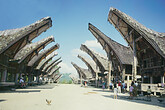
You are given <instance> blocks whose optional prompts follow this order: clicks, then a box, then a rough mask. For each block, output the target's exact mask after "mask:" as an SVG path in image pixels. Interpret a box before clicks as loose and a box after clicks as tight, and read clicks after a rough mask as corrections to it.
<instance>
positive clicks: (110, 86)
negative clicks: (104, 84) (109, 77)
mask: <svg viewBox="0 0 165 110" xmlns="http://www.w3.org/2000/svg"><path fill="white" fill-rule="evenodd" d="M112 87H113V84H112V82H110V84H109V88H110V90H112Z"/></svg>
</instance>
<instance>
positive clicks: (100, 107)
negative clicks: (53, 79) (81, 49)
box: [0, 84, 165, 110]
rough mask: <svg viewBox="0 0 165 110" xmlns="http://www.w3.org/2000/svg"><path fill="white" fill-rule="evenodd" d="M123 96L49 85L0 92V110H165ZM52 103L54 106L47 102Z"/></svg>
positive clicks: (157, 104)
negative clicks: (116, 96) (116, 97)
mask: <svg viewBox="0 0 165 110" xmlns="http://www.w3.org/2000/svg"><path fill="white" fill-rule="evenodd" d="M126 97H127V94H120V95H119V99H113V92H109V91H108V90H105V91H102V89H97V88H92V87H88V88H84V87H80V85H74V84H48V85H42V86H33V87H28V88H26V89H16V91H0V110H165V104H164V103H158V102H157V101H156V100H155V101H152V102H147V101H141V100H130V99H127V98H126ZM46 99H47V100H51V105H48V104H47V103H46Z"/></svg>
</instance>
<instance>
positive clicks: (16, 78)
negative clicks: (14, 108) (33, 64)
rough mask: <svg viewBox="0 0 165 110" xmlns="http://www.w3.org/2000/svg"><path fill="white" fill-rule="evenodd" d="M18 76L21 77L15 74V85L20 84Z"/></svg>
mask: <svg viewBox="0 0 165 110" xmlns="http://www.w3.org/2000/svg"><path fill="white" fill-rule="evenodd" d="M18 76H19V73H16V74H15V83H16V84H18V83H19V82H18Z"/></svg>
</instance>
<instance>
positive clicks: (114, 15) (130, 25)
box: [108, 8, 165, 58]
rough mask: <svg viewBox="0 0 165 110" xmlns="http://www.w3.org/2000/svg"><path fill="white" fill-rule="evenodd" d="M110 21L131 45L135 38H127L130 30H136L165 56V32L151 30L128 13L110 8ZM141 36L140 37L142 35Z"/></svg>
mask: <svg viewBox="0 0 165 110" xmlns="http://www.w3.org/2000/svg"><path fill="white" fill-rule="evenodd" d="M108 21H109V22H110V23H111V24H113V25H114V26H115V27H116V29H117V30H118V31H119V32H120V34H121V35H122V36H123V38H124V39H125V40H126V41H127V42H128V43H129V44H130V46H131V47H132V45H131V42H132V40H133V39H131V37H130V38H126V36H127V34H128V32H130V31H129V30H131V29H133V30H135V31H136V32H137V33H138V34H139V35H140V36H141V37H143V38H144V39H146V41H148V43H149V44H151V46H152V47H153V48H154V49H155V50H156V51H157V52H158V53H159V54H160V55H161V56H162V57H164V58H165V33H160V32H156V31H154V30H151V29H149V28H147V27H145V26H144V25H142V24H140V23H139V22H137V21H136V20H135V19H133V18H132V17H130V16H128V15H127V14H125V13H123V12H121V11H119V10H117V9H115V8H110V11H109V15H108ZM140 36H139V37H140Z"/></svg>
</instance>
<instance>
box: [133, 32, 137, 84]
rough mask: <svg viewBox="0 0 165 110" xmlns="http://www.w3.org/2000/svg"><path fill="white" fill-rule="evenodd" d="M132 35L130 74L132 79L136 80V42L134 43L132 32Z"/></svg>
mask: <svg viewBox="0 0 165 110" xmlns="http://www.w3.org/2000/svg"><path fill="white" fill-rule="evenodd" d="M132 36H133V65H132V76H133V81H136V80H137V79H136V74H137V57H136V44H135V38H134V37H135V36H134V33H133V34H132Z"/></svg>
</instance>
